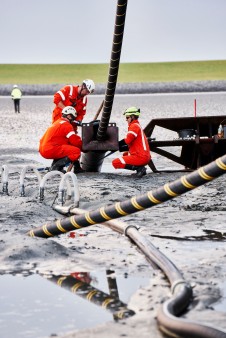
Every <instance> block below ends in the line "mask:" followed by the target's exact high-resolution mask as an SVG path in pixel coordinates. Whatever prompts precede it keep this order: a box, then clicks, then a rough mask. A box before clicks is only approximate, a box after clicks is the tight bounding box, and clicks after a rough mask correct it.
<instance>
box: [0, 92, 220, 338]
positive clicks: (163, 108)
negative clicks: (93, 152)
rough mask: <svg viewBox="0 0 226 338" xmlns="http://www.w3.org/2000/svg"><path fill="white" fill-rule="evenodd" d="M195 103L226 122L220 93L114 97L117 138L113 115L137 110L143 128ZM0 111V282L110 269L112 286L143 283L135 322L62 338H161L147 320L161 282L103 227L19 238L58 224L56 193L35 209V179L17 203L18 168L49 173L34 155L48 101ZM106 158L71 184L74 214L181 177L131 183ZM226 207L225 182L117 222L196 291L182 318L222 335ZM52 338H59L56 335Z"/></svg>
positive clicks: (164, 291)
mask: <svg viewBox="0 0 226 338" xmlns="http://www.w3.org/2000/svg"><path fill="white" fill-rule="evenodd" d="M102 99H103V97H102V96H94V97H92V98H90V101H89V109H88V115H87V117H86V121H90V120H91V119H92V117H93V116H94V115H95V113H96V110H97V109H98V106H99V105H100V103H101V101H102ZM194 99H196V100H197V115H198V116H204V115H225V114H226V97H225V94H224V93H222V94H221V93H216V94H214V93H211V94H208V93H205V94H204V93H203V94H195V93H194V94H178V95H173V94H164V95H158V94H156V95H144V96H143V95H139V96H135V95H132V96H124V95H117V96H116V97H115V101H114V106H113V111H112V118H111V121H112V122H116V123H117V125H118V127H119V133H120V138H121V137H123V135H124V133H125V131H126V124H125V122H124V121H123V119H122V116H121V115H122V111H123V110H124V109H126V108H127V107H128V106H130V105H137V106H139V107H140V108H141V111H142V116H141V119H140V120H141V124H142V126H143V127H145V126H146V124H147V123H148V122H149V121H150V120H151V119H152V118H157V117H180V116H181V117H182V116H193V114H194V106H193V104H194ZM0 102H1V115H2V123H1V125H0V141H1V142H0V164H1V166H2V165H7V166H8V168H9V186H8V190H9V195H8V196H6V195H5V194H3V193H2V192H1V195H0V199H1V207H0V208H1V210H0V211H1V212H0V220H1V234H0V248H1V258H0V263H1V264H0V272H1V275H2V276H1V277H0V278H6V275H9V274H11V275H15V274H17V275H20V276H21V275H24V276H26V275H27V274H38V275H68V274H71V273H72V272H75V271H76V272H77V271H83V272H84V271H85V272H90V273H91V274H92V272H94V271H106V270H107V269H111V270H114V271H115V276H116V277H118V278H121V276H124V275H125V274H128V276H130V277H131V278H135V277H140V278H148V279H149V283H147V285H143V286H141V287H140V288H139V290H138V291H136V292H135V291H134V294H133V295H132V296H131V297H130V298H129V300H128V302H127V301H126V302H127V305H128V307H129V308H130V309H132V310H134V311H135V312H136V315H135V316H133V317H131V318H129V319H127V320H123V321H119V322H117V323H116V322H114V321H113V320H112V319H111V320H110V322H109V321H108V320H105V319H104V318H103V324H99V325H97V326H96V325H95V326H94V327H92V325H91V328H89V329H83V328H80V327H76V318H74V323H75V325H74V327H73V322H72V323H70V327H68V331H74V330H75V333H70V334H68V337H73V336H74V337H106V332H107V333H108V336H109V337H120V336H122V335H126V336H127V337H134V336H136V335H138V334H139V335H140V336H141V337H153V338H154V337H157V338H158V337H162V334H161V333H160V332H159V330H158V328H157V325H156V321H155V317H156V311H157V309H158V307H159V306H160V304H161V303H162V302H164V301H165V300H166V299H168V297H170V290H169V284H168V281H167V280H166V279H165V277H164V276H163V274H162V273H161V272H160V271H159V270H158V269H156V268H155V267H152V266H150V264H149V263H148V262H147V261H146V259H145V257H144V256H143V255H142V254H141V253H140V252H139V251H138V250H137V248H136V247H135V246H134V245H133V244H132V243H131V242H130V241H129V240H128V239H127V238H126V237H125V236H121V235H119V234H117V233H115V232H113V231H112V230H110V229H108V228H107V227H105V226H103V225H94V226H92V227H88V228H86V229H81V230H79V231H78V233H80V234H81V236H79V235H77V236H75V238H73V237H68V234H65V235H62V236H59V237H57V238H53V239H48V240H45V239H39V238H35V239H33V238H30V237H28V236H26V235H25V234H26V232H27V231H29V230H30V229H31V228H33V227H38V226H41V225H43V224H44V223H45V222H47V221H52V220H55V219H59V218H62V217H63V216H62V215H59V214H58V213H57V212H55V211H54V210H52V208H51V204H52V202H53V199H54V197H55V194H56V192H57V189H56V187H54V188H53V187H51V186H49V187H48V188H47V190H46V193H45V201H44V203H40V202H39V200H38V182H37V178H36V177H35V175H32V174H31V175H30V176H29V178H28V179H27V181H26V188H25V191H26V194H25V197H21V196H19V179H20V172H21V170H22V168H23V167H24V166H26V165H28V164H35V165H37V167H38V166H42V165H48V164H50V161H45V160H43V159H42V158H41V157H40V156H39V154H38V141H39V139H40V137H41V136H42V134H43V132H44V131H45V129H46V128H47V126H48V125H49V124H50V122H51V109H52V102H51V97H25V98H24V99H23V101H22V103H21V114H20V115H19V114H18V115H15V113H14V112H13V106H12V102H11V100H10V98H6V97H4V98H3V97H1V98H0ZM84 122H85V121H84ZM153 136H154V137H157V138H158V139H159V138H161V139H164V137H166V136H169V135H165V134H161V133H159V134H158V135H153ZM173 137H177V135H174V136H173ZM115 155H117V154H115ZM113 157H114V155H112V156H111V158H107V159H106V161H105V162H104V164H103V168H102V172H101V173H85V174H79V175H78V182H79V190H80V207H81V208H83V209H87V210H93V209H95V208H99V207H100V206H103V205H107V204H108V205H110V204H112V203H115V202H116V201H123V200H125V199H130V198H131V197H132V196H136V195H138V194H142V193H145V192H147V191H150V190H154V189H156V188H158V187H160V186H162V185H164V184H165V183H167V182H171V181H173V180H175V179H177V178H179V177H181V175H184V174H185V173H183V174H182V173H181V172H167V173H166V172H160V173H152V172H151V170H150V169H149V170H148V175H147V176H145V177H143V178H142V179H140V180H138V179H133V178H132V177H131V176H130V172H127V171H125V172H122V171H120V172H118V171H117V172H116V171H114V170H113V168H112V167H111V160H112V158H113ZM153 161H154V163H155V164H156V166H157V168H158V169H160V170H163V169H181V168H180V167H179V166H178V165H177V164H176V163H173V162H170V161H169V160H167V159H164V158H161V157H160V156H159V155H156V154H153ZM1 189H2V182H1ZM225 200H226V194H225V177H224V176H222V177H220V178H218V179H216V180H214V181H212V182H209V183H208V184H206V185H204V186H202V187H199V188H197V189H195V190H193V191H190V192H189V193H186V194H185V195H183V196H180V197H177V198H175V199H173V200H171V201H169V202H166V203H163V204H160V205H157V206H155V207H153V208H150V209H146V210H144V211H141V212H138V213H136V214H133V215H128V216H126V217H124V218H123V221H125V222H126V223H128V224H135V225H138V226H140V228H141V233H142V234H143V236H145V237H147V238H148V239H149V240H150V241H151V242H152V243H153V244H154V245H155V246H156V247H158V248H159V249H160V250H161V251H162V252H163V253H164V254H165V255H166V256H167V257H169V258H170V259H171V260H172V261H173V262H174V264H176V266H177V267H178V268H179V269H180V270H181V271H182V272H183V275H184V278H185V279H186V280H188V281H189V282H190V283H191V284H192V285H193V286H194V290H193V292H194V302H193V303H192V306H191V309H190V310H191V311H189V312H188V313H187V314H186V315H185V317H186V318H190V319H195V320H198V321H200V322H203V323H209V322H211V323H212V324H213V325H215V326H217V327H221V328H224V329H226V326H225V317H226V314H225V312H224V309H225V277H226V265H225V260H226V249H225V239H226V236H225V232H226V228H225V212H226V207H225V206H226V203H225ZM15 278H16V277H15ZM17 278H18V277H17ZM29 278H31V277H29ZM50 285H51V283H50ZM69 295H70V293H69ZM94 311H95V310H94ZM105 321H107V322H108V324H106V323H105ZM0 325H1V324H0ZM52 332H54V331H52ZM64 332H65V331H64ZM55 333H56V334H58V335H59V336H63V335H64V336H66V334H65V333H62V330H60V329H59V331H58V332H55ZM59 333H60V334H59Z"/></svg>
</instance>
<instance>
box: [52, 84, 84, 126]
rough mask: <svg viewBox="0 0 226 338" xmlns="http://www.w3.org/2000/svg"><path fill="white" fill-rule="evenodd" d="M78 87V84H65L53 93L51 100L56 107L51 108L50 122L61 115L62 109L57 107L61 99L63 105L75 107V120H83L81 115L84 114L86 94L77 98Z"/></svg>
mask: <svg viewBox="0 0 226 338" xmlns="http://www.w3.org/2000/svg"><path fill="white" fill-rule="evenodd" d="M78 88H79V86H72V85H67V86H64V87H63V88H61V89H60V90H59V91H58V92H57V93H55V94H54V97H53V102H54V103H55V105H56V107H55V108H54V110H53V114H52V123H54V122H55V121H56V120H58V119H59V118H60V117H61V116H62V109H61V108H60V107H57V104H58V103H59V102H60V101H62V102H63V104H64V105H65V106H72V107H74V108H75V109H76V111H77V117H76V119H75V120H76V121H82V120H83V117H84V115H85V114H86V105H87V96H83V97H81V98H78Z"/></svg>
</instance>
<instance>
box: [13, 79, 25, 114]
mask: <svg viewBox="0 0 226 338" xmlns="http://www.w3.org/2000/svg"><path fill="white" fill-rule="evenodd" d="M11 96H12V100H13V103H14V108H15V113H20V100H21V97H22V92H21V90H20V88H18V86H17V85H14V86H13V90H12V92H11Z"/></svg>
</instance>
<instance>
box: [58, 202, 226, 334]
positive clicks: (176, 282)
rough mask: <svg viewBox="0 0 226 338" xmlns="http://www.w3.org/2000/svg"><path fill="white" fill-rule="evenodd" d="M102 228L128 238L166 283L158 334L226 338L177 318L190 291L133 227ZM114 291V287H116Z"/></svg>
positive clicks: (115, 224)
mask: <svg viewBox="0 0 226 338" xmlns="http://www.w3.org/2000/svg"><path fill="white" fill-rule="evenodd" d="M55 210H57V211H58V212H60V213H63V214H65V213H68V212H69V213H70V214H82V213H84V212H86V211H85V210H82V209H78V208H74V209H71V208H65V207H61V206H58V207H57V208H55ZM104 225H105V226H107V227H109V228H110V229H112V230H114V231H117V232H119V233H121V234H125V235H126V236H128V237H129V238H130V239H131V240H132V241H133V242H134V243H135V244H136V245H137V246H138V248H139V249H140V250H141V252H142V253H143V254H144V255H145V256H146V258H147V260H148V261H149V262H150V263H152V264H153V263H154V264H155V265H157V266H158V267H159V268H160V269H161V270H162V271H163V272H164V274H165V275H166V277H167V278H168V280H169V282H170V286H171V293H172V297H171V298H170V299H169V300H167V301H166V302H164V304H163V305H162V306H161V307H160V309H159V310H158V313H157V321H158V325H159V328H160V330H161V331H162V332H164V333H166V334H167V336H170V337H178V338H179V337H181V338H182V337H183V338H213V337H214V338H226V333H225V332H224V331H221V330H220V329H219V328H215V327H213V326H208V325H204V324H201V323H199V322H194V321H189V320H187V319H183V318H178V316H179V315H181V314H182V313H183V312H184V311H185V310H187V308H188V306H189V304H190V303H191V302H192V287H191V285H190V284H189V283H188V282H187V281H186V280H185V279H184V278H183V275H182V273H181V272H180V271H179V270H178V268H177V267H176V266H175V265H174V263H173V262H172V261H171V260H170V259H169V258H168V257H166V256H165V255H164V254H163V253H162V252H161V251H159V250H158V249H157V248H156V247H155V246H154V245H153V244H152V243H151V242H150V241H149V240H148V239H147V238H145V237H144V236H142V234H141V233H139V231H138V229H137V227H136V226H133V225H127V224H126V223H124V222H122V221H116V220H112V221H108V222H105V223H104ZM116 289H117V287H116Z"/></svg>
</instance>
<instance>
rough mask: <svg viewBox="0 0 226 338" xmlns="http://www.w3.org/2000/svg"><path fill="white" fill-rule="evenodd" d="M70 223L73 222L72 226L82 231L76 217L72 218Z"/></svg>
mask: <svg viewBox="0 0 226 338" xmlns="http://www.w3.org/2000/svg"><path fill="white" fill-rule="evenodd" d="M70 222H71V224H72V225H73V226H74V227H75V228H76V229H81V226H80V225H78V223H77V222H75V220H74V216H71V217H70Z"/></svg>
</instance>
